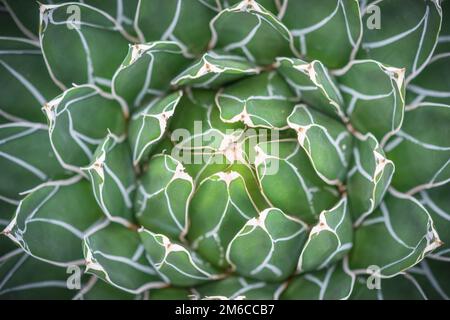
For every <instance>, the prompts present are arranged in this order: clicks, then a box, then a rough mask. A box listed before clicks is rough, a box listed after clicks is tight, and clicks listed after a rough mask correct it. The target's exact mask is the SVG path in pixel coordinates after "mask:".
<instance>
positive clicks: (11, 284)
mask: <svg viewBox="0 0 450 320" xmlns="http://www.w3.org/2000/svg"><path fill="white" fill-rule="evenodd" d="M6 241H8V242H10V240H8V239H6V238H4V237H2V238H0V246H1V247H3V246H4V245H5V243H4V242H6ZM70 276H71V275H70V274H68V273H67V272H66V268H61V267H57V266H54V265H51V264H48V263H45V262H42V261H39V260H38V259H35V258H33V257H31V256H29V255H28V254H26V253H25V252H23V251H22V250H21V249H17V248H16V249H15V250H11V251H10V252H8V253H7V254H6V255H2V254H1V253H0V279H1V280H0V299H2V300H36V299H37V300H49V299H51V300H60V299H61V300H69V299H72V298H73V297H74V296H75V295H76V294H77V291H76V290H70V289H68V287H67V280H68V278H69V277H70Z"/></svg>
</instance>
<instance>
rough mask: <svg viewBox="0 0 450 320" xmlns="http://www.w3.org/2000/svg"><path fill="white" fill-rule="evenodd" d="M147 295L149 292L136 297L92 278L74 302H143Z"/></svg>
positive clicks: (96, 278) (94, 277)
mask: <svg viewBox="0 0 450 320" xmlns="http://www.w3.org/2000/svg"><path fill="white" fill-rule="evenodd" d="M146 294H147V292H144V293H142V294H138V295H134V294H131V293H129V292H126V291H123V290H120V289H118V288H116V287H114V286H112V285H110V284H109V283H107V282H105V281H102V280H100V278H98V277H97V276H91V278H90V279H89V280H88V281H87V283H86V284H85V285H84V286H83V287H82V288H81V289H80V290H79V292H78V293H77V294H76V295H75V296H74V297H73V300H142V299H143V298H145V296H146Z"/></svg>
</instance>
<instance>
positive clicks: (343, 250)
mask: <svg viewBox="0 0 450 320" xmlns="http://www.w3.org/2000/svg"><path fill="white" fill-rule="evenodd" d="M352 241H353V227H352V219H351V216H350V212H349V210H348V206H347V198H343V199H342V200H341V201H339V202H338V204H336V206H334V207H333V208H331V209H330V210H324V211H322V212H321V213H320V216H319V222H318V223H317V224H316V225H315V226H314V227H312V229H311V231H310V232H309V236H308V240H307V241H306V243H305V246H304V247H303V250H302V253H301V255H300V259H299V262H298V266H297V269H298V271H300V272H303V271H305V272H308V271H314V270H316V269H322V268H324V267H326V266H329V265H330V264H332V263H333V262H336V261H339V260H340V259H341V258H342V257H344V256H345V255H346V254H347V252H348V251H349V250H350V249H351V247H352V246H353V244H352Z"/></svg>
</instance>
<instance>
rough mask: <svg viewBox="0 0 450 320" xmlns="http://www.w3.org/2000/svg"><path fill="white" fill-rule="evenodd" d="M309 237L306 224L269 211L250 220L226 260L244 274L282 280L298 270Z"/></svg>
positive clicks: (237, 235)
mask: <svg viewBox="0 0 450 320" xmlns="http://www.w3.org/2000/svg"><path fill="white" fill-rule="evenodd" d="M305 238H306V225H305V224H304V223H303V222H301V221H300V220H297V219H294V218H292V217H289V216H287V215H285V214H284V213H283V212H282V211H281V210H279V209H275V208H269V209H266V210H264V211H262V212H261V213H260V214H259V216H258V217H256V218H252V219H250V220H249V221H248V222H247V223H246V224H245V225H244V226H243V227H242V229H241V230H240V231H239V232H238V233H237V234H236V236H235V237H234V238H233V239H232V240H231V242H230V244H229V246H228V250H227V252H226V258H227V261H228V263H230V264H231V265H232V266H233V269H234V270H236V272H238V273H239V274H240V275H243V276H247V277H249V278H252V279H258V280H263V281H270V282H273V281H281V280H284V279H286V278H287V277H288V276H289V275H290V274H292V272H293V271H294V270H295V265H296V263H297V259H298V257H299V256H300V251H301V249H302V246H303V244H304V242H305Z"/></svg>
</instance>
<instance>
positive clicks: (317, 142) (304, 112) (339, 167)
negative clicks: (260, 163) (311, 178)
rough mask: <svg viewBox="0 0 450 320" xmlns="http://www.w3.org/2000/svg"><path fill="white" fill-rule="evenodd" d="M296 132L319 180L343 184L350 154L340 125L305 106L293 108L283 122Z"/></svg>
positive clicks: (348, 139)
mask: <svg viewBox="0 0 450 320" xmlns="http://www.w3.org/2000/svg"><path fill="white" fill-rule="evenodd" d="M287 122H288V125H289V127H290V128H291V129H294V130H295V131H296V132H297V139H298V143H299V144H300V146H302V148H303V149H304V150H305V152H306V154H307V155H308V157H309V159H310V160H311V164H312V166H313V168H314V170H315V171H316V173H317V174H318V175H319V177H320V178H321V179H322V180H323V181H325V182H326V183H328V184H333V185H341V184H342V183H343V182H344V179H345V175H346V173H347V168H348V165H349V161H350V157H351V153H352V136H351V135H350V132H348V131H347V128H346V127H345V126H344V125H343V124H342V123H340V122H338V121H336V120H334V119H332V118H330V117H328V116H326V115H324V114H322V113H320V112H318V111H315V110H313V109H311V108H309V107H307V106H306V105H297V106H296V107H295V108H294V110H293V111H292V113H291V114H290V115H289V117H288V119H287Z"/></svg>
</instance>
